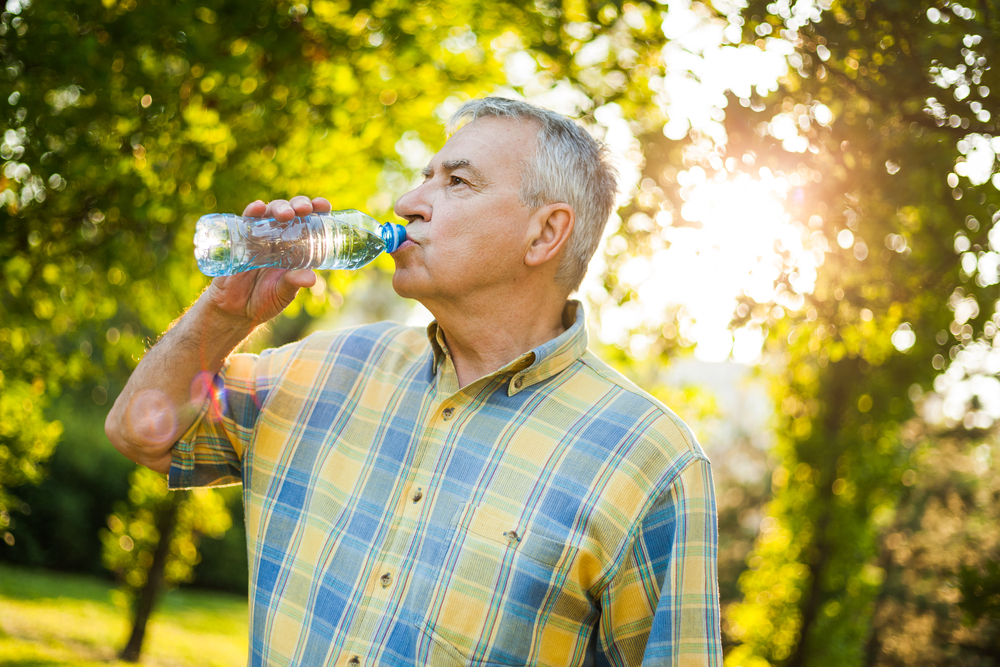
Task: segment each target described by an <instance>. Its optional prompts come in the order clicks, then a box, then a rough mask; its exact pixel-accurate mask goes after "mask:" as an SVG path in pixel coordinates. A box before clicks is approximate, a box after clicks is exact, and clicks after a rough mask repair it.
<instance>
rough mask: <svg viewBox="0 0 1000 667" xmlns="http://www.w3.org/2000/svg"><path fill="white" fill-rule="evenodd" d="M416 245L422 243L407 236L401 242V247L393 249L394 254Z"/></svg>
mask: <svg viewBox="0 0 1000 667" xmlns="http://www.w3.org/2000/svg"><path fill="white" fill-rule="evenodd" d="M416 245H420V244H419V243H417V242H416V241H414V240H413V239H411V238H409V237H407V239H406V240H405V241H403V242H402V243H400V244H399V247H398V248H396V250H394V251H393V254H395V253H397V252H402V251H403V250H405V249H407V248H410V247H412V246H416Z"/></svg>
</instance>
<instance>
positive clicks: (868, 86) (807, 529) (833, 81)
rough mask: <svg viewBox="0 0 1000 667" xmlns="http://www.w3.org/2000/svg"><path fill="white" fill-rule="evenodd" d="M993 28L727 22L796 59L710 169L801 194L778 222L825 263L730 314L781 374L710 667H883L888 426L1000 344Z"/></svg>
mask: <svg viewBox="0 0 1000 667" xmlns="http://www.w3.org/2000/svg"><path fill="white" fill-rule="evenodd" d="M721 4H722V3H718V5H720V6H721ZM998 9H1000V7H998V6H997V5H996V3H994V2H990V1H984V2H979V3H976V4H975V7H964V6H962V5H959V4H957V3H951V2H901V1H896V2H894V1H882V2H869V1H866V0H857V1H855V0H850V1H836V2H832V3H829V4H828V6H826V8H825V9H822V10H821V9H820V8H814V7H813V6H812V5H811V4H809V5H807V3H791V2H787V1H779V2H775V3H768V2H763V1H760V2H757V1H751V2H750V3H748V5H747V7H746V8H745V9H744V10H742V12H741V21H742V24H743V35H744V41H745V42H746V43H749V44H757V45H758V46H760V47H761V48H763V47H764V46H765V45H766V42H767V41H768V40H771V39H785V40H788V41H790V42H791V43H792V44H793V45H794V53H793V54H792V55H791V56H789V58H788V61H789V64H790V67H791V69H790V71H789V73H788V75H787V77H785V78H784V80H783V81H782V83H781V85H780V87H779V90H778V91H777V92H775V93H773V94H769V95H760V94H759V93H760V91H756V92H755V93H754V94H752V95H751V96H750V97H747V98H744V99H739V98H737V97H736V96H735V95H733V96H730V99H729V102H730V103H729V105H728V106H727V108H726V119H725V128H726V134H727V137H728V141H727V143H726V145H725V154H726V155H729V156H733V157H735V158H737V160H736V165H737V166H736V170H737V171H750V170H749V169H748V168H747V166H746V165H753V172H756V171H757V170H759V169H761V168H765V167H766V168H767V169H768V170H770V172H771V173H773V174H775V175H777V176H780V177H785V178H787V179H789V181H790V182H792V183H796V184H797V185H796V186H795V187H793V188H792V189H791V193H790V196H789V198H788V200H787V202H786V209H787V210H788V211H789V212H790V214H791V215H792V216H793V218H794V219H795V220H797V221H798V225H799V228H800V230H801V233H802V236H803V239H804V240H805V244H806V247H807V249H808V248H812V249H816V250H819V251H822V252H823V253H824V256H825V259H824V263H823V266H822V268H821V269H820V272H819V276H818V278H817V280H816V284H815V288H814V289H813V290H812V291H811V292H809V293H807V294H802V295H800V296H801V297H802V299H801V300H800V299H798V298H792V297H796V281H795V278H796V276H795V274H794V272H795V270H796V269H795V266H794V264H793V263H792V262H791V261H789V263H788V265H787V266H786V267H785V270H784V273H783V275H782V276H781V277H780V278H779V281H778V284H777V293H778V294H779V303H781V300H780V299H781V298H784V303H785V305H786V308H779V307H775V306H776V304H775V303H773V302H772V303H755V302H754V301H753V300H751V299H749V298H747V299H746V300H745V302H744V303H743V305H742V306H741V307H740V309H739V311H738V315H739V317H738V318H737V320H736V325H737V326H739V325H742V324H745V323H748V322H749V321H750V320H751V319H754V318H756V321H758V322H764V323H765V326H767V327H768V329H769V332H770V337H769V341H770V343H769V348H770V350H771V353H772V354H773V355H776V356H777V357H778V358H780V360H781V369H782V370H781V371H780V372H778V373H777V374H776V375H775V378H774V383H773V386H774V390H773V396H774V401H775V404H776V405H777V406H780V413H779V415H778V422H777V434H778V444H777V446H776V449H775V453H776V455H777V456H778V460H779V465H777V467H776V469H775V471H774V475H773V478H772V490H773V499H772V500H771V502H770V504H769V505H768V510H767V516H766V517H765V519H764V520H763V522H762V524H761V530H760V534H759V537H758V539H757V542H756V546H755V549H754V552H753V553H752V554H751V557H750V558H749V561H748V562H749V570H748V571H747V572H745V573H744V574H743V576H742V577H741V582H740V586H741V589H742V591H743V596H744V599H743V602H742V603H741V604H738V605H734V606H733V607H732V608H730V609H729V610H728V613H727V615H726V626H725V627H726V630H727V634H728V635H729V636H730V638H731V639H732V640H733V641H735V642H736V643H737V644H738V646H737V647H736V648H735V649H733V650H732V651H731V652H730V654H729V655H728V657H727V663H728V664H731V665H741V664H742V665H765V664H782V665H789V666H792V665H795V666H798V665H804V664H810V665H851V664H860V663H862V662H869V663H877V662H879V661H880V660H882V657H881V656H882V654H881V653H879V652H878V651H874V653H872V652H869V651H868V650H867V649H868V647H870V646H873V644H871V643H870V639H871V637H872V633H873V625H872V620H873V614H875V611H876V606H877V605H876V601H877V600H878V599H879V598H878V596H879V594H880V591H882V590H883V587H884V586H885V581H886V577H887V568H886V564H885V562H884V561H882V560H880V542H881V541H882V540H883V539H884V537H885V533H886V531H889V530H890V527H891V526H893V525H894V522H895V521H897V520H901V519H900V518H899V517H898V515H899V512H901V511H902V510H901V505H900V502H901V499H903V498H904V491H905V488H906V483H905V481H906V471H907V470H908V469H910V468H909V466H910V465H911V457H912V452H911V450H909V449H908V448H906V447H905V446H903V438H902V425H903V424H904V423H906V422H907V421H908V420H910V419H912V418H913V417H914V414H915V408H914V402H913V400H914V399H918V398H920V397H921V396H922V395H924V394H929V393H931V392H932V387H934V386H935V378H936V376H938V375H939V373H940V371H941V370H942V369H943V368H944V367H945V365H946V363H948V360H956V359H959V360H960V358H961V356H962V355H963V352H967V351H969V350H972V349H973V348H974V347H975V346H977V345H979V346H982V345H987V346H988V345H990V344H991V340H992V338H993V336H994V335H995V334H996V331H997V329H996V324H995V323H994V322H992V321H991V320H990V317H991V315H992V312H991V310H992V309H991V308H990V307H989V304H992V303H993V302H994V301H995V300H996V299H997V296H998V291H997V287H996V285H997V283H998V277H997V272H996V270H995V264H991V262H994V260H995V259H997V257H998V256H997V254H996V251H997V250H1000V244H997V243H996V242H991V237H995V235H991V231H992V229H993V227H994V224H995V223H996V221H997V220H998V216H997V205H998V204H1000V197H998V193H997V190H996V188H994V187H993V186H992V185H990V183H989V178H990V176H991V175H992V173H993V171H994V168H995V164H994V152H993V149H992V148H991V146H992V144H991V143H990V142H991V136H992V135H993V134H994V133H995V132H996V127H995V123H996V120H995V118H994V117H993V115H992V114H991V111H990V110H989V107H990V105H989V95H990V90H991V89H992V90H997V89H998V86H1000V79H998V78H997V71H996V69H995V68H991V67H990V65H991V64H992V63H994V62H996V58H997V53H996V48H997V45H998V44H1000V39H998V38H1000V34H998V30H1000V24H998V23H997V16H998ZM765 92H766V91H765ZM789 128H791V131H789ZM800 139H801V140H800ZM984 142H985V143H984ZM699 164H701V165H702V166H703V167H704V168H705V169H706V170H712V167H711V164H710V163H709V162H708V161H705V160H703V161H701V162H700V163H699ZM753 172H751V173H753ZM782 294H784V297H781V295H782ZM788 303H795V304H798V307H797V308H792V309H791V311H790V312H789V311H788V310H787V304H788ZM980 304H982V306H980ZM954 363H955V362H953V365H952V367H953V368H958V369H959V370H958V372H959V373H960V374H964V373H965V371H963V370H961V368H960V367H959V366H955V365H954ZM974 373H975V369H974V368H971V367H969V368H968V374H969V375H972V374H974ZM975 393H976V392H975V391H972V392H971V394H975ZM965 414H967V415H970V416H969V417H968V418H967V420H966V423H965V427H969V428H974V427H977V426H979V427H982V426H984V425H989V424H990V423H991V421H992V418H991V417H990V415H989V414H988V411H987V410H985V409H983V405H982V402H981V401H977V399H975V398H974V397H973V398H970V401H969V402H968V405H967V406H966V409H965ZM994 418H995V417H994ZM959 422H960V423H959V424H958V425H959V426H960V427H961V419H960V420H959ZM984 613H988V612H984ZM880 622H881V621H880ZM941 641H942V642H946V641H950V640H948V639H946V638H942V639H941Z"/></svg>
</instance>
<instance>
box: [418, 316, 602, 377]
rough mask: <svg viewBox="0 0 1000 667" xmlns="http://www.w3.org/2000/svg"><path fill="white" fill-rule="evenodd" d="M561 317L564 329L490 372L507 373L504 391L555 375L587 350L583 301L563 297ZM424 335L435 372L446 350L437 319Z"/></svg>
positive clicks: (432, 368)
mask: <svg viewBox="0 0 1000 667" xmlns="http://www.w3.org/2000/svg"><path fill="white" fill-rule="evenodd" d="M562 319H563V321H562V325H563V327H565V329H566V330H565V331H563V332H562V333H561V334H559V335H558V336H556V337H555V338H553V339H552V340H550V341H547V342H545V343H542V344H541V345H539V346H538V347H536V348H535V349H533V350H531V351H530V352H525V353H524V354H522V355H521V356H520V357H518V358H517V359H515V360H514V361H512V362H510V363H509V364H507V365H506V366H504V367H503V368H501V369H499V370H497V371H496V372H495V373H494V375H501V374H509V375H511V378H510V383H509V384H508V387H507V393H508V395H510V396H513V395H514V394H516V393H518V392H519V391H522V390H524V389H527V388H528V387H530V386H531V385H533V384H537V383H539V382H542V381H543V380H546V379H548V378H550V377H552V376H554V375H557V374H558V373H559V372H560V371H562V370H563V369H565V368H566V367H567V366H569V365H570V364H572V363H573V362H574V361H576V360H577V359H579V358H580V357H581V356H583V353H584V352H586V351H587V342H588V339H587V323H586V315H585V313H584V310H583V304H581V303H580V302H579V301H575V300H571V301H567V302H566V305H565V307H564V308H563V313H562ZM427 338H428V339H429V340H430V343H431V349H432V350H433V352H434V360H433V363H432V364H431V372H432V373H434V374H436V373H437V370H438V368H439V367H440V366H441V364H442V363H443V362H444V360H445V357H447V356H448V354H449V352H448V345H447V343H446V342H445V339H444V334H443V332H442V331H441V327H439V326H438V323H437V321H433V322H431V323H430V324H428V325H427Z"/></svg>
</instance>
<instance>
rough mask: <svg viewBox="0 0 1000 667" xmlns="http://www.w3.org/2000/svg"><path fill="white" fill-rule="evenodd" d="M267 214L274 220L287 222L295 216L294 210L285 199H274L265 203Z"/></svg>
mask: <svg viewBox="0 0 1000 667" xmlns="http://www.w3.org/2000/svg"><path fill="white" fill-rule="evenodd" d="M267 215H269V216H270V217H272V218H274V219H275V220H281V221H282V222H288V221H289V220H291V219H292V218H294V217H295V210H294V209H293V208H292V207H291V205H290V204H289V203H288V201H287V200H285V199H275V200H274V201H272V202H271V203H270V204H268V205H267Z"/></svg>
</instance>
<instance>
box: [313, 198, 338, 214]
mask: <svg viewBox="0 0 1000 667" xmlns="http://www.w3.org/2000/svg"><path fill="white" fill-rule="evenodd" d="M312 205H313V210H314V211H316V212H317V213H329V212H330V211H332V210H333V206H331V205H330V202H328V201H327V200H326V199H324V198H322V197H316V199H313V200H312Z"/></svg>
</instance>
